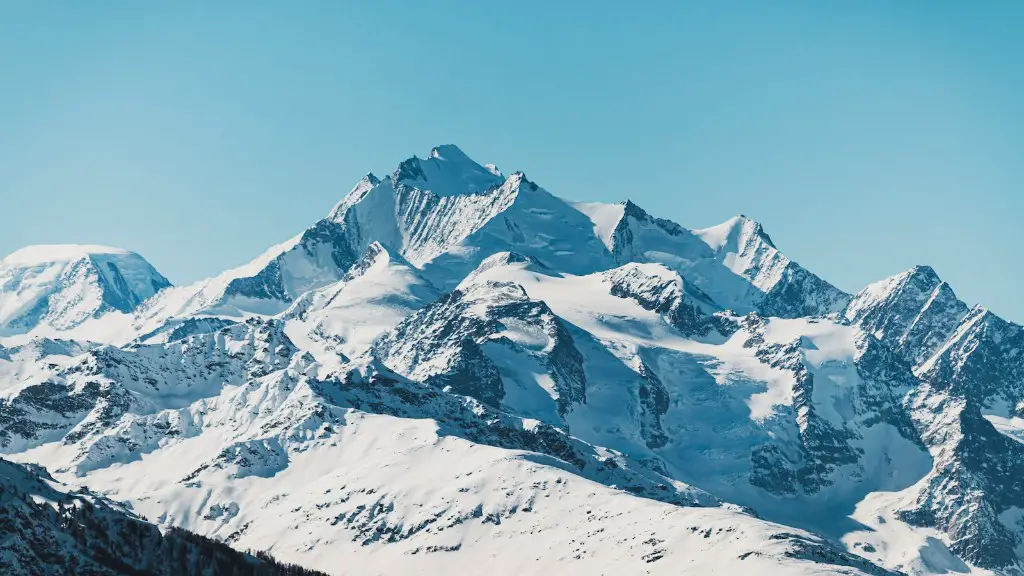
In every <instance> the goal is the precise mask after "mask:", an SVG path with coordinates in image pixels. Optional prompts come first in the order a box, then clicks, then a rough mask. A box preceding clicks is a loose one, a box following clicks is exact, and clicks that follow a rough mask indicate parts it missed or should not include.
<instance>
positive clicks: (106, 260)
mask: <svg viewBox="0 0 1024 576" xmlns="http://www.w3.org/2000/svg"><path fill="white" fill-rule="evenodd" d="M168 286H170V282H168V281H167V279H166V278H164V277H163V276H161V275H160V273H159V272H157V271H156V269H155V268H153V267H152V266H151V265H150V264H149V262H146V260H145V259H143V258H142V257H141V256H139V255H138V254H135V253H134V252H129V251H127V250H121V249H119V248H108V247H106V246H78V245H52V246H29V247H27V248H22V249H21V250H18V251H17V252H15V253H13V254H11V255H9V256H7V257H6V258H4V259H3V260H2V261H0V336H5V335H12V334H22V333H26V332H33V331H35V332H38V333H56V332H65V333H66V332H68V331H71V330H73V329H75V328H79V327H82V326H83V325H84V324H86V323H89V322H90V321H93V320H97V319H99V318H101V317H103V316H105V315H107V314H115V315H125V314H129V313H131V312H132V311H134V310H135V309H136V308H137V307H138V306H139V304H140V303H142V302H143V301H144V300H146V299H147V298H149V297H151V296H153V295H154V294H156V293H157V292H159V291H160V290H161V289H163V288H166V287H168Z"/></svg>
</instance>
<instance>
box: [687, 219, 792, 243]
mask: <svg viewBox="0 0 1024 576" xmlns="http://www.w3.org/2000/svg"><path fill="white" fill-rule="evenodd" d="M693 232H694V234H696V235H698V236H700V237H701V238H702V239H703V240H704V242H705V243H707V245H708V246H711V248H713V249H715V250H720V249H722V248H725V247H726V246H728V245H730V243H736V245H738V246H743V245H745V244H746V243H747V242H748V241H749V240H750V239H752V238H755V237H756V238H759V239H760V240H762V241H763V242H765V243H766V244H768V246H770V247H772V248H775V243H774V242H772V239H771V237H770V236H768V233H767V232H765V231H764V228H763V227H762V226H761V223H760V222H758V221H756V220H752V219H750V218H748V217H747V216H745V215H743V214H737V215H736V216H733V217H732V218H729V219H728V220H726V221H725V222H722V223H721V224H719V225H717V226H712V227H710V228H704V229H701V230H694V231H693Z"/></svg>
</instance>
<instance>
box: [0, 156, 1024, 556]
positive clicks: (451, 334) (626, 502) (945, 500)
mask: <svg viewBox="0 0 1024 576" xmlns="http://www.w3.org/2000/svg"><path fill="white" fill-rule="evenodd" d="M94 251H95V250H94ZM51 252H52V251H51ZM91 258H94V257H93V256H90V259H91ZM53 259H54V258H53V257H52V256H51V260H53ZM15 260H16V261H24V260H28V258H27V257H24V258H21V257H20V258H18V259H15ZM90 261H92V260H90ZM44 268H45V266H44ZM129 276H132V277H133V278H135V277H137V276H135V275H132V274H129ZM51 284H53V282H51ZM36 285H37V284H32V283H31V282H30V283H28V284H25V286H36ZM83 285H88V286H92V284H88V283H85V284H83ZM96 285H101V284H100V283H96ZM48 286H49V285H48ZM19 290H20V292H19V293H21V294H23V295H24V294H29V293H30V292H31V291H29V290H28V289H27V288H26V289H19ZM47 290H49V288H47ZM152 292H156V293H155V294H153V293H152ZM112 293H113V292H112ZM118 293H120V292H118ZM133 293H135V294H136V300H139V301H141V300H142V298H143V296H142V292H140V291H135V292H133ZM68 294H71V292H68ZM62 298H63V297H58V298H56V300H55V301H57V302H63V301H65V300H66V299H63V300H62ZM24 301H27V300H26V299H24V298H23V299H21V300H17V301H16V302H24ZM4 302H6V300H5V301H4ZM19 305H20V304H19ZM12 309H13V308H12ZM86 316H88V320H87V321H85V322H83V323H81V324H80V325H78V326H76V327H74V328H73V329H71V330H65V329H59V330H58V329H53V330H51V329H50V328H49V326H51V324H52V322H50V321H47V322H43V323H41V324H39V326H44V327H47V328H46V330H42V329H41V328H39V327H38V326H36V327H33V328H31V331H29V332H28V333H23V334H19V335H17V337H16V338H12V337H8V338H4V339H3V340H2V341H0V452H3V453H5V454H9V455H10V456H11V457H12V458H16V459H18V460H21V461H25V462H37V463H42V464H44V465H46V466H47V467H48V468H49V469H50V471H51V472H52V473H53V474H54V475H55V476H56V477H58V478H60V479H61V480H62V481H65V482H68V483H72V484H75V485H81V486H88V487H90V488H91V489H92V490H94V491H98V492H102V493H103V494H105V495H107V496H110V497H113V498H117V499H119V500H122V501H124V502H126V503H127V504H129V505H131V506H132V507H133V509H134V510H136V511H137V512H139V513H142V514H145V515H146V516H147V517H149V518H151V519H153V520H154V521H156V522H158V523H160V524H161V525H164V526H165V527H166V526H179V527H184V528H187V529H189V530H192V531H195V532H198V533H202V534H205V535H210V536H214V537H216V538H218V539H221V540H223V541H225V542H227V543H229V544H231V545H232V546H234V547H236V548H239V549H247V548H257V549H269V550H271V551H273V552H274V554H275V555H277V556H279V557H282V558H284V559H287V560H290V561H296V562H301V563H303V564H305V565H308V566H314V567H317V568H319V569H323V570H325V571H328V572H330V573H334V574H350V573H351V574H363V573H407V572H417V573H451V572H463V571H465V570H466V567H467V566H484V565H486V566H488V571H489V572H496V573H507V574H520V573H551V574H554V573H558V574H563V573H588V574H589V573H616V574H619V573H624V574H634V573H636V574H644V573H665V574H669V573H672V574H676V573H687V574H705V573H709V572H723V573H729V574H731V573H741V572H742V573H747V572H749V573H754V574H758V573H763V574H862V573H873V574H878V573H885V570H886V569H889V570H900V571H903V572H905V573H908V574H913V575H915V576H917V575H924V574H948V573H973V574H991V573H996V574H1013V575H1020V574H1021V573H1022V572H1021V570H1022V567H1024V522H1022V520H1021V518H1024V513H1022V512H1021V511H1022V510H1024V500H1022V498H1021V494H1024V487H1022V485H1021V480H1020V479H1021V478H1024V451H1022V450H1024V424H1022V423H1024V368H1022V366H1024V358H1022V355H1024V329H1021V328H1020V327H1019V326H1016V325H1014V324H1012V323H1009V322H1006V321H1004V320H1002V319H1000V318H998V317H996V316H995V315H993V314H991V313H990V312H988V311H986V310H984V309H983V308H980V307H978V308H975V309H973V310H969V309H968V308H967V306H966V305H965V304H963V303H962V302H961V301H960V300H958V299H957V298H956V296H955V295H954V294H953V292H952V290H951V289H950V287H949V286H948V285H946V284H945V283H943V282H942V281H941V280H940V279H938V277H937V276H936V275H935V274H934V272H933V271H931V270H930V269H929V268H927V267H916V268H914V269H912V270H910V271H908V272H906V273H903V274H900V275H897V276H894V277H893V278H889V279H886V280H883V281H881V282H878V283H876V284H872V285H871V286H868V287H867V288H865V289H864V290H862V291H860V292H859V293H858V294H856V295H855V296H853V297H850V296H849V295H847V294H844V293H843V292H841V291H840V290H838V289H836V288H835V287H833V286H832V285H830V284H828V283H827V282H826V281H825V280H822V279H821V278H819V277H817V276H815V275H814V274H812V273H811V272H809V271H808V270H806V269H804V268H802V267H801V266H799V265H798V264H796V263H795V262H793V261H792V260H791V259H789V258H788V257H787V256H785V255H784V254H782V253H781V252H780V251H779V250H778V249H777V248H776V247H775V245H774V243H773V242H772V240H771V239H770V238H769V237H768V235H767V234H766V233H765V232H764V230H763V229H762V227H761V225H760V224H758V223H757V222H754V221H752V220H750V219H748V218H745V217H742V216H740V217H736V218H733V219H730V220H729V221H727V222H726V223H724V224H721V225H719V226H715V227H712V228H706V229H701V230H688V229H686V228H683V227H682V226H679V225H678V224H675V223H673V222H671V221H669V220H665V219H661V218H657V217H654V216H651V215H649V214H647V213H646V212H645V211H643V210H642V209H640V208H639V207H638V206H636V205H635V204H633V203H632V202H628V201H627V202H624V203H622V204H593V203H572V202H566V201H564V200H562V199H560V198H558V197H556V196H554V195H553V194H551V193H549V192H547V191H546V190H544V189H543V188H541V187H540V186H538V185H537V184H534V183H532V182H530V181H529V180H527V179H526V177H525V176H524V175H523V173H521V172H513V173H512V174H511V175H509V176H507V177H506V176H505V175H503V174H502V173H501V172H500V171H498V170H497V169H496V168H494V167H493V166H492V165H487V166H482V165H480V164H478V163H476V162H474V161H473V160H471V159H470V158H468V157H467V156H466V155H465V154H464V153H463V152H462V151H461V150H459V149H458V148H456V147H454V146H451V145H445V146H439V147H437V148H435V149H434V150H432V151H431V152H430V154H428V155H427V157H426V158H425V159H420V158H416V157H413V158H410V159H408V160H406V161H404V162H402V163H401V164H399V166H398V167H397V168H396V169H395V170H394V171H393V172H392V173H391V174H390V175H388V176H387V177H385V178H382V179H378V178H377V177H375V176H373V175H372V174H370V175H367V176H366V177H365V178H363V179H362V180H361V181H360V182H359V183H358V184H357V185H356V186H355V188H354V189H353V190H352V191H351V192H350V193H349V194H348V195H347V196H345V197H344V198H343V199H342V200H341V202H340V203H339V204H338V205H337V206H335V208H334V209H333V210H332V211H331V212H330V214H329V215H328V216H327V218H325V219H323V220H320V221H319V222H316V223H315V224H314V225H313V226H311V227H310V228H308V229H307V230H306V231H304V232H303V233H302V234H299V235H298V236H296V237H295V238H293V239H291V240H289V241H287V242H285V243H283V244H281V245H278V246H275V247H273V248H271V249H270V250H269V251H267V252H266V253H265V254H263V255H262V256H260V257H258V258H256V259H255V260H253V261H252V262H251V263H249V264H247V265H245V266H242V267H240V268H237V269H234V270H230V271H227V272H225V273H223V274H221V275H219V276H217V277H215V278H212V279H208V280H204V281H201V282H198V283H196V284H193V285H191V286H185V287H175V288H164V289H162V290H159V291H158V292H157V291H156V289H155V288H154V290H152V291H151V293H150V294H149V297H148V298H147V299H145V301H143V302H141V303H140V302H138V301H136V302H135V304H133V305H131V307H130V309H129V310H121V309H120V308H116V307H115V308H113V309H112V310H101V311H99V312H96V311H89V312H88V313H87V314H86ZM19 317H20V316H19ZM68 317H70V316H68ZM85 328H88V334H89V336H88V338H86V337H85V332H83V330H85ZM87 340H91V341H87ZM104 343H105V344H104Z"/></svg>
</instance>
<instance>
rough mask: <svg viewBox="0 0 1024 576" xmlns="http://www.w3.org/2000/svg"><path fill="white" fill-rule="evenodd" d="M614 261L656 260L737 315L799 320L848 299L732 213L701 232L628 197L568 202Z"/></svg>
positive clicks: (756, 227)
mask: <svg viewBox="0 0 1024 576" xmlns="http://www.w3.org/2000/svg"><path fill="white" fill-rule="evenodd" d="M576 207H577V208H578V209H580V210H581V211H582V212H584V213H586V214H588V216H589V217H590V218H591V220H592V222H593V223H594V232H595V234H596V235H597V236H598V237H600V238H601V240H602V241H603V242H604V244H605V246H606V248H607V249H608V250H609V252H610V253H611V254H612V257H613V259H614V260H615V262H616V263H618V264H625V263H628V262H657V263H661V264H664V265H666V266H668V267H669V268H671V269H673V270H676V271H677V272H679V273H680V274H682V275H683V276H685V277H686V278H688V279H689V280H690V281H691V282H693V283H694V285H695V286H696V287H698V288H700V289H701V290H703V291H704V292H706V293H707V294H708V295H709V296H711V298H713V299H714V300H715V301H716V302H717V303H718V304H719V305H720V306H722V307H725V308H729V309H732V310H734V311H736V312H738V313H742V314H745V313H747V312H752V311H758V312H760V313H763V314H765V315H770V316H781V317H787V318H788V317H799V316H814V315H824V314H828V313H830V312H835V311H837V310H839V309H841V308H842V307H843V306H844V305H845V304H846V302H847V301H848V300H849V296H848V295H847V294H845V293H844V292H842V291H841V290H839V289H838V288H836V287H834V286H832V285H831V284H829V283H828V282H826V281H824V280H822V279H821V278H818V277H817V276H815V275H814V274H811V273H810V272H808V271H807V270H806V269H805V268H803V267H801V266H800V265H799V264H797V263H795V262H793V261H792V260H790V259H789V258H787V257H786V256H785V255H784V254H782V253H781V252H780V251H779V250H778V249H777V248H776V247H775V244H773V243H772V240H771V238H770V237H769V236H768V234H766V233H765V232H764V230H763V228H762V227H761V225H760V224H759V223H757V222H755V221H753V220H751V219H749V218H747V217H746V216H743V215H740V216H736V217H734V218H731V219H729V220H727V221H726V222H724V223H722V224H719V225H718V226H713V227H711V228H705V229H702V230H687V229H685V228H683V227H682V226H680V225H678V224H676V223H675V222H672V221H670V220H665V219H662V218H655V217H653V216H651V215H649V214H648V213H647V212H646V211H644V210H643V209H642V208H640V207H639V206H637V205H636V204H634V203H633V202H630V201H626V202H624V203H622V204H610V205H609V204H599V203H576Z"/></svg>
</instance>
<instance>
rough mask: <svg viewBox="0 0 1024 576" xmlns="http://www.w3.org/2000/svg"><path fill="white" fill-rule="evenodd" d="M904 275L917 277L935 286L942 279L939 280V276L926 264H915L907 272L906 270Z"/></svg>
mask: <svg viewBox="0 0 1024 576" xmlns="http://www.w3.org/2000/svg"><path fill="white" fill-rule="evenodd" d="M906 273H907V274H908V275H910V276H918V277H921V278H924V279H927V280H929V281H933V282H934V283H936V284H938V283H939V282H942V279H941V278H939V275H938V274H937V273H936V272H935V269H934V268H932V267H931V266H928V265H926V264H915V265H914V266H912V267H911V268H910V269H909V270H907V272H906Z"/></svg>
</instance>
